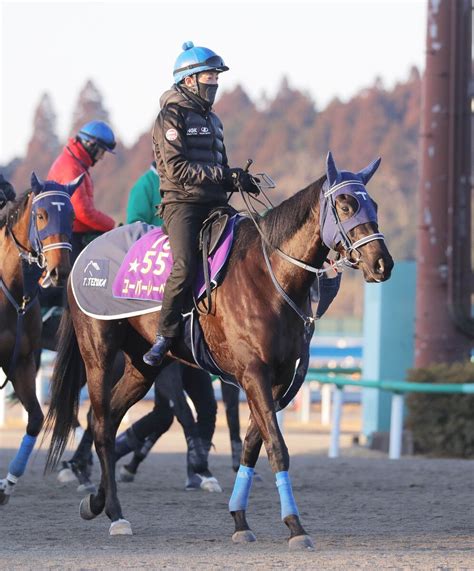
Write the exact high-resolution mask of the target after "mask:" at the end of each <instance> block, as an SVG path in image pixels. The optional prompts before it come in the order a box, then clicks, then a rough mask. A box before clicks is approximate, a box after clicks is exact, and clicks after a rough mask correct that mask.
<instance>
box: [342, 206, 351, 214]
mask: <svg viewBox="0 0 474 571" xmlns="http://www.w3.org/2000/svg"><path fill="white" fill-rule="evenodd" d="M341 210H342V211H343V212H344V213H345V214H347V213H348V212H349V211H350V208H349V207H348V206H341Z"/></svg>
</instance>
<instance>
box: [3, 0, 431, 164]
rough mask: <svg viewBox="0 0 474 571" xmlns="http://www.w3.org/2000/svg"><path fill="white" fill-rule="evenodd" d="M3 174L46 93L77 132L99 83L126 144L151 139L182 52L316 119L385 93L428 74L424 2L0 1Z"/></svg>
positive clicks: (226, 84)
mask: <svg viewBox="0 0 474 571" xmlns="http://www.w3.org/2000/svg"><path fill="white" fill-rule="evenodd" d="M0 3H1V4H0V6H1V8H0V35H1V39H0V85H1V89H0V129H1V134H0V164H2V163H3V164H5V163H6V162H7V161H9V160H11V159H12V158H13V157H15V156H21V155H23V154H24V153H25V151H26V146H27V143H28V140H29V138H30V136H31V132H32V121H33V116H34V111H35V109H36V107H37V105H38V102H39V100H40V98H41V95H42V94H43V93H44V92H48V93H49V94H50V96H51V98H52V102H53V106H54V109H55V111H56V114H57V132H58V135H59V136H60V137H61V138H64V137H65V136H66V135H67V133H68V132H69V128H70V126H71V120H72V112H73V109H74V107H75V104H76V102H77V97H78V94H79V91H80V90H81V88H82V87H83V86H84V84H85V82H86V81H87V80H88V79H92V80H93V81H94V83H95V84H96V85H97V87H98V88H99V90H100V91H101V93H102V95H103V96H104V104H105V107H106V108H107V109H108V110H109V112H110V119H111V123H112V126H113V128H114V130H115V132H116V134H117V136H118V137H119V138H120V139H121V140H122V141H124V142H125V144H126V145H131V144H133V143H134V142H135V141H136V139H137V138H138V136H139V135H141V134H142V133H143V132H144V131H146V130H147V129H149V128H150V126H151V125H152V122H153V120H154V118H155V116H156V114H157V112H158V111H159V98H160V95H161V94H162V93H163V91H165V90H166V89H167V88H169V87H170V85H171V84H172V81H173V78H172V69H173V65H174V62H175V60H176V58H177V56H178V55H179V54H180V52H181V46H182V44H183V42H185V41H188V40H191V41H193V42H194V44H195V45H201V46H206V47H208V48H210V49H212V50H214V51H215V52H217V53H218V54H219V55H220V56H222V58H223V59H224V61H225V63H226V65H228V66H229V68H230V71H228V72H226V73H224V74H222V76H221V77H220V82H219V83H220V88H219V90H220V92H223V91H227V90H230V89H232V88H234V87H235V86H236V85H237V84H240V85H241V86H242V87H243V88H244V90H245V91H246V92H247V93H248V95H249V96H250V97H251V98H252V99H253V100H254V101H255V102H258V101H261V100H262V94H263V93H265V94H266V95H267V96H268V97H271V96H272V95H274V94H275V92H276V91H277V89H278V86H279V85H280V83H281V80H282V78H283V77H284V76H285V77H287V78H288V80H289V83H290V86H291V87H292V88H295V89H299V90H302V91H304V92H306V93H308V94H309V95H310V96H311V98H312V99H313V100H314V102H315V104H316V107H317V108H318V109H323V108H324V107H325V106H326V105H327V104H328V103H329V102H330V101H331V100H332V99H333V98H334V97H338V98H339V99H341V100H343V101H347V100H348V99H350V97H351V96H353V95H354V94H356V93H357V92H358V91H359V90H361V89H363V88H364V87H370V86H371V85H373V83H374V79H375V78H376V77H377V76H378V77H380V78H382V80H383V82H384V85H385V86H386V87H387V88H390V87H392V86H393V85H394V84H395V83H396V82H398V81H405V80H406V78H407V77H408V73H409V70H410V68H411V67H412V66H413V65H416V66H417V67H418V68H419V69H422V68H423V67H424V59H425V55H424V52H425V36H426V12H427V0H398V1H393V0H365V1H356V0H344V1H343V0H326V1H323V0H313V1H310V0H306V1H298V0H294V1H290V2H288V1H285V2H269V1H266V0H260V1H259V0H248V1H247V0H244V1H240V2H226V1H225V0H220V1H210V2H209V1H208V2H198V1H187V2H184V1H182V0H174V1H173V2H166V1H164V0H163V1H162V0H155V1H154V2H151V1H149V2H139V1H137V2H113V1H102V2H91V1H86V0H83V1H79V2H78V1H76V2H69V1H67V0H61V2H58V1H55V2H39V1H34V2H33V1H29V2H24V1H22V0H14V1H6V0H0Z"/></svg>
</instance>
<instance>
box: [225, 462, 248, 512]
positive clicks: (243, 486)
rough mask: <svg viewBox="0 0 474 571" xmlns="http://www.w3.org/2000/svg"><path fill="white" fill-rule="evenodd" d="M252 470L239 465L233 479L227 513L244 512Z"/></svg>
mask: <svg viewBox="0 0 474 571" xmlns="http://www.w3.org/2000/svg"><path fill="white" fill-rule="evenodd" d="M253 473H254V468H249V467H248V466H242V464H241V465H240V468H239V471H238V472H237V475H236V477H235V484H234V489H233V490H232V495H231V497H230V500H229V511H230V512H237V511H239V510H246V509H247V506H248V503H249V495H250V488H251V487H252V480H253Z"/></svg>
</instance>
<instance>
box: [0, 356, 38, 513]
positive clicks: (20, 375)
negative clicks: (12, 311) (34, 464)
mask: <svg viewBox="0 0 474 571" xmlns="http://www.w3.org/2000/svg"><path fill="white" fill-rule="evenodd" d="M35 377H36V367H35V363H34V359H33V355H32V354H31V355H30V356H29V357H27V358H23V359H19V361H18V365H17V367H16V371H15V375H14V378H15V381H14V383H13V387H14V390H15V393H16V395H17V396H18V398H19V399H20V402H21V404H22V405H23V407H24V409H25V410H26V411H27V413H28V424H27V426H26V434H25V435H24V436H23V440H22V441H21V445H20V448H19V449H18V452H17V453H16V455H15V457H14V458H13V460H12V461H11V462H10V465H9V467H8V474H7V477H6V478H4V479H3V480H0V505H5V504H6V503H8V501H9V499H10V496H11V495H12V494H13V491H14V490H15V486H16V484H17V482H18V479H19V478H20V477H21V476H23V474H24V472H25V469H26V465H27V464H28V460H29V458H30V456H31V453H32V452H33V448H34V446H35V443H36V439H37V437H38V434H39V433H40V431H41V428H42V426H43V419H44V416H43V412H42V410H41V407H40V404H39V402H38V399H37V398H36V384H35Z"/></svg>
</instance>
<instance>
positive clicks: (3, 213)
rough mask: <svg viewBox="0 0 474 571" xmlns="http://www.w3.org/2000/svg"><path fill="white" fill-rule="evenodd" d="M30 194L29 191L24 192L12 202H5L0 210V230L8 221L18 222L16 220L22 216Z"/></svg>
mask: <svg viewBox="0 0 474 571" xmlns="http://www.w3.org/2000/svg"><path fill="white" fill-rule="evenodd" d="M30 192H31V189H28V190H25V192H24V193H23V194H21V195H20V196H19V197H18V198H17V199H15V200H14V201H13V202H7V203H6V205H5V206H4V207H3V208H2V209H1V210H0V229H1V228H3V227H5V226H6V224H7V222H8V221H9V220H12V219H15V220H18V218H19V217H20V216H21V215H22V214H23V212H24V211H25V208H26V203H27V202H28V196H29V194H30Z"/></svg>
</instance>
